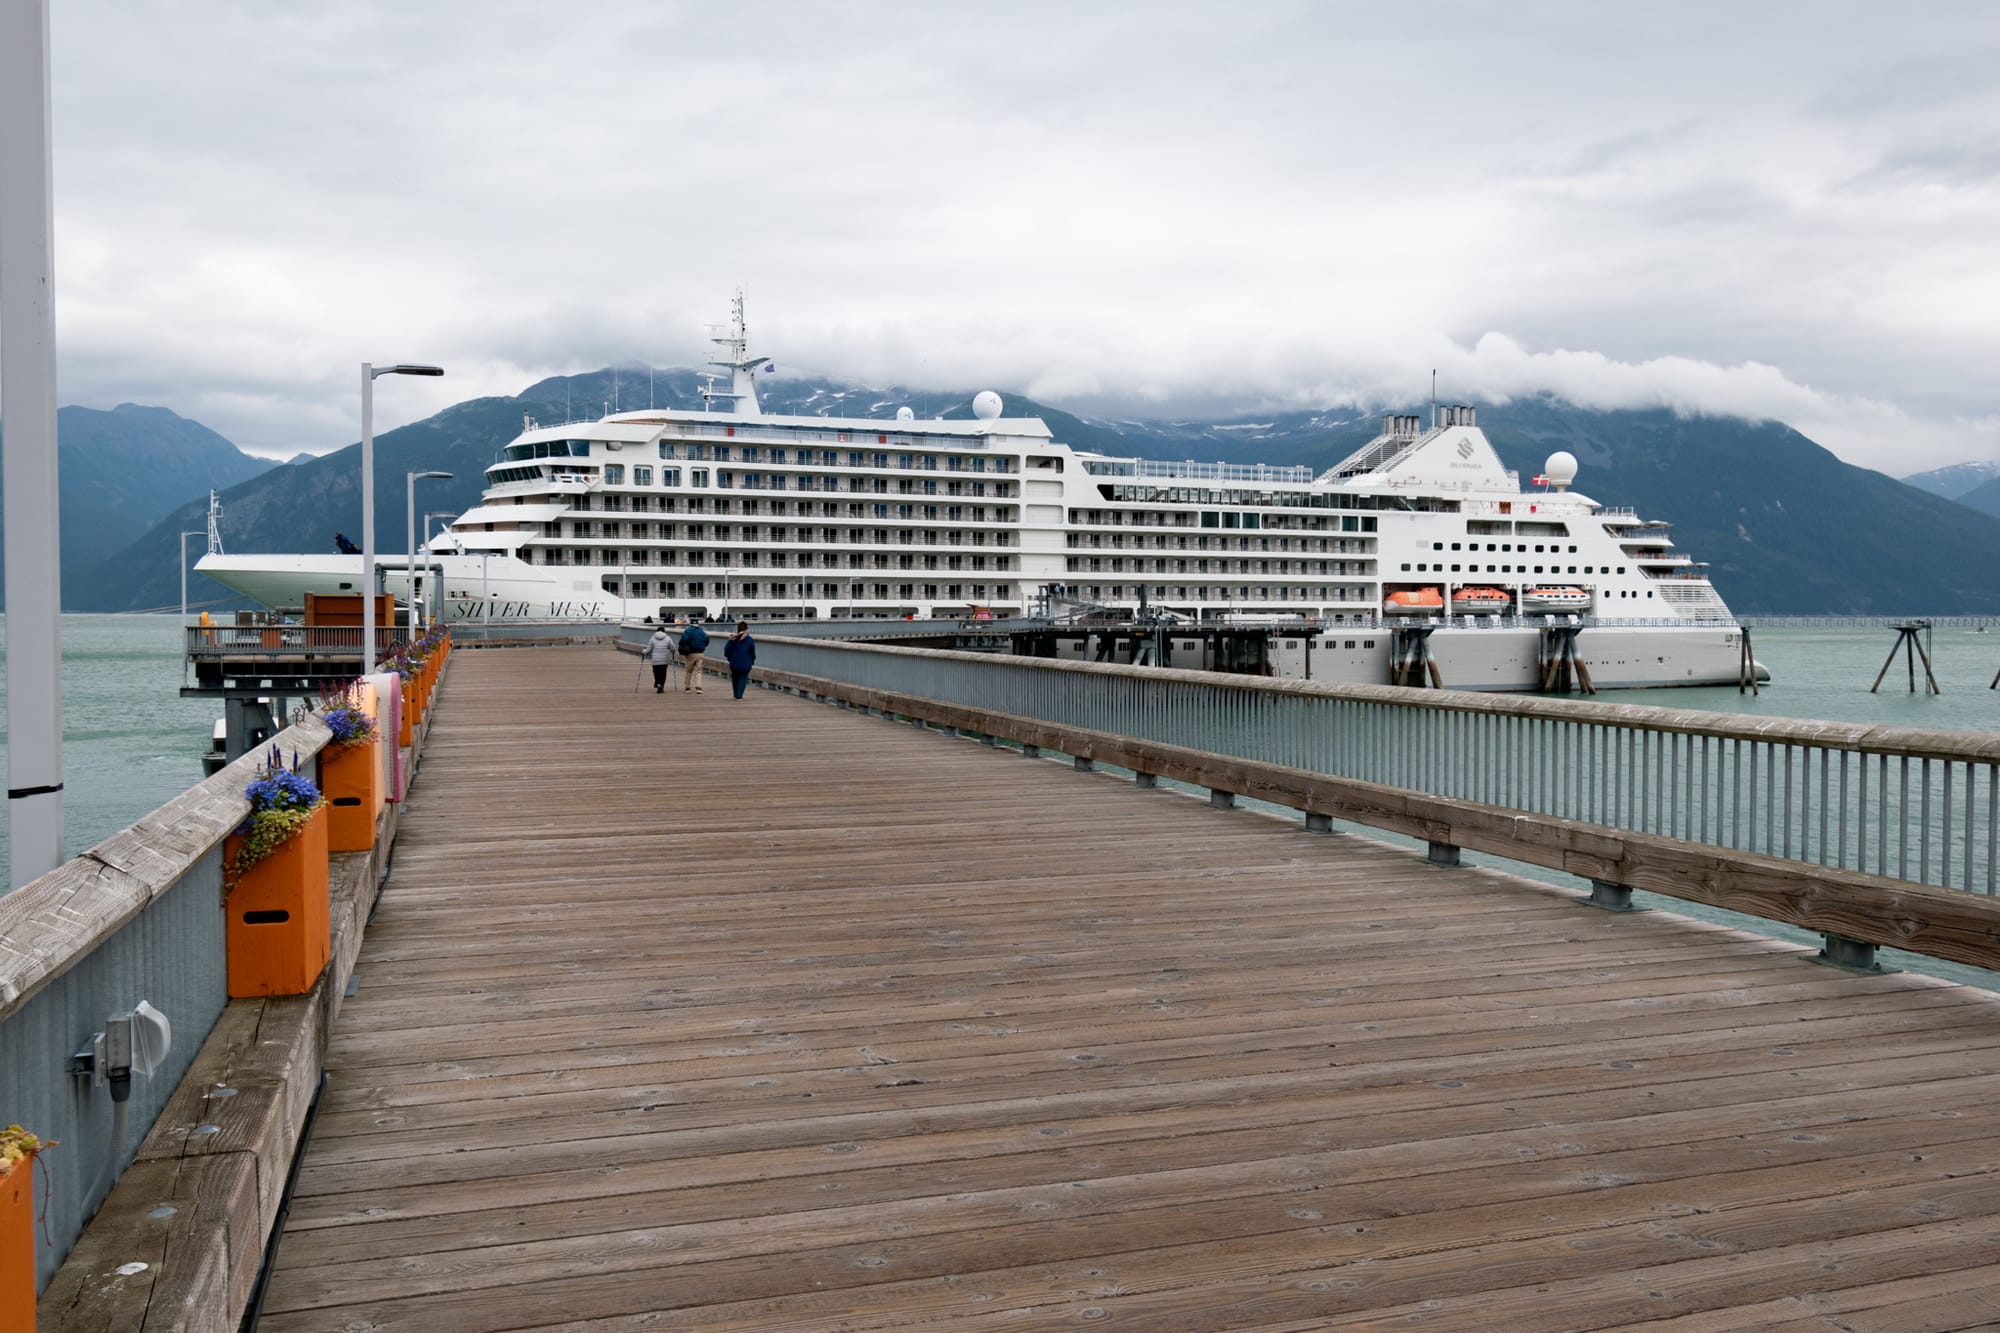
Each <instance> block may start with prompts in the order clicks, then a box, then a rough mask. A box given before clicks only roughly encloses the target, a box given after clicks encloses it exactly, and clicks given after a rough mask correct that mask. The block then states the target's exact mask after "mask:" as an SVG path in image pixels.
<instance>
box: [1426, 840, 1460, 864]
mask: <svg viewBox="0 0 2000 1333" xmlns="http://www.w3.org/2000/svg"><path fill="white" fill-rule="evenodd" d="M1424 859H1425V860H1427V861H1429V862H1430V863H1431V864H1432V865H1434V866H1455V865H1457V864H1459V860H1458V847H1457V845H1456V844H1455V843H1449V842H1434V843H1431V844H1430V850H1429V851H1427V852H1425V853H1424Z"/></svg>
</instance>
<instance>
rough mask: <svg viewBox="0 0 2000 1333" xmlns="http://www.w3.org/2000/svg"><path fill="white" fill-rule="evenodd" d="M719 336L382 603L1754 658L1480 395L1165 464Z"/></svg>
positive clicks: (1313, 660) (1685, 565) (1374, 666)
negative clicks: (1037, 618) (1272, 631)
mask: <svg viewBox="0 0 2000 1333" xmlns="http://www.w3.org/2000/svg"><path fill="white" fill-rule="evenodd" d="M714 341H715V342H716V343H717V345H718V348H719V351H718V356H717V359H716V360H713V361H711V362H710V365H711V366H712V367H714V369H715V373H714V374H712V375H711V376H710V378H709V382H708V387H707V388H706V389H705V390H704V391H703V398H704V403H703V410H700V411H693V410H651V409H649V410H646V411H632V412H614V413H611V414H609V415H606V416H605V417H603V418H602V419H601V420H598V421H595V422H591V423H588V424H579V423H565V424H562V425H554V426H544V425H542V424H540V423H538V422H536V421H534V420H532V419H524V421H523V423H522V430H521V433H520V434H519V435H518V436H516V437H515V438H514V440H513V441H512V442H510V443H509V444H507V445H506V447H505V448H504V450H502V451H501V455H500V457H499V458H498V460H497V461H495V462H494V463H493V464H492V465H491V466H490V467H488V468H487V470H486V478H485V480H486V487H485V490H484V493H483V495H482V498H481V502H480V504H479V505H478V506H477V507H476V508H474V509H472V510H469V511H468V512H466V513H464V514H461V515H459V516H458V517H457V518H456V519H455V520H454V521H453V522H452V523H451V524H450V525H449V526H448V527H446V528H445V529H443V530H442V531H440V532H439V533H438V534H437V535H436V536H435V537H434V538H432V539H431V541H430V542H429V543H428V545H427V546H426V547H425V549H424V551H423V553H422V554H421V556H420V557H419V559H418V560H417V562H416V564H417V570H416V573H417V576H418V577H417V578H416V579H415V580H412V578H411V576H410V575H411V571H410V570H409V569H408V568H406V567H405V566H406V564H407V562H406V561H405V560H403V559H402V558H401V557H400V556H389V557H386V558H384V559H382V560H381V561H380V562H379V564H380V568H379V570H378V575H379V577H380V578H381V580H382V582H381V587H380V588H379V589H378V590H380V591H388V592H392V593H395V594H396V595H397V596H398V597H399V599H407V598H408V597H409V596H410V594H411V593H412V591H415V592H416V593H417V595H418V596H419V597H420V598H423V597H424V595H425V592H426V589H425V587H424V585H425V583H426V582H428V583H429V584H430V585H431V587H433V588H435V590H436V595H435V596H434V597H429V598H427V599H426V600H428V601H430V603H431V606H430V608H429V610H430V613H431V614H432V615H434V616H435V617H436V618H438V619H440V620H444V621H447V622H449V621H467V620H473V621H505V620H530V619H571V620H575V619H600V618H601V619H632V620H638V619H643V618H647V617H651V618H655V619H670V620H677V619H683V618H697V619H704V618H717V619H722V618H728V619H736V618H744V619H750V620H796V619H827V618H837V619H872V618H894V619H905V618H909V619H919V620H926V619H975V620H986V619H1006V618H1011V617H1019V616H1032V615H1044V616H1054V617H1058V618H1062V617H1073V616H1077V615H1108V616H1114V617H1115V616H1119V615H1132V614H1139V613H1142V612H1143V614H1145V615H1146V616H1147V617H1148V618H1151V619H1156V620H1164V621H1166V622H1168V623H1188V624H1193V625H1201V624H1208V625H1231V624H1234V625H1256V624H1265V625H1271V626H1282V627H1287V629H1286V636H1287V638H1288V640H1291V641H1293V643H1294V646H1295V647H1296V644H1297V643H1298V642H1303V643H1304V644H1305V652H1304V658H1305V659H1306V663H1309V664H1301V666H1298V667H1293V666H1289V665H1284V661H1285V659H1284V657H1283V655H1282V654H1281V655H1280V656H1279V658H1278V661H1279V662H1280V664H1281V670H1280V674H1288V675H1292V674H1296V675H1305V676H1310V677H1312V678H1315V679H1333V680H1349V681H1359V682H1368V683H1383V682H1385V681H1387V680H1388V679H1389V670H1390V667H1389V664H1390V660H1391V642H1392V639H1393V638H1394V637H1395V636H1396V632H1397V631H1398V630H1407V629H1408V628H1410V627H1413V626H1419V625H1421V626H1427V627H1430V631H1431V632H1430V633H1429V634H1428V635H1426V636H1424V637H1425V639H1426V641H1427V643H1428V648H1429V653H1430V655H1431V657H1432V659H1433V660H1435V661H1436V662H1437V663H1438V665H1439V669H1440V670H1439V672H1438V673H1434V674H1436V675H1439V676H1440V678H1441V679H1442V680H1443V681H1445V682H1446V683H1449V684H1450V685H1452V686H1453V687H1457V688H1471V689H1486V690H1530V689H1535V688H1538V684H1539V681H1540V679H1541V678H1540V676H1539V674H1538V673H1539V659H1540V658H1541V657H1542V656H1545V648H1544V646H1543V645H1545V644H1546V642H1547V635H1546V633H1545V631H1546V630H1547V629H1548V628H1549V627H1551V626H1556V625H1564V626H1574V627H1577V634H1576V637H1575V640H1574V641H1575V644H1576V654H1577V655H1578V656H1579V657H1581V658H1582V659H1583V660H1585V661H1587V662H1588V664H1589V671H1590V674H1591V676H1592V678H1593V680H1594V683H1595V685H1596V687H1597V688H1600V689H1604V688H1644V687H1652V686H1663V685H1697V684H1717V683H1731V682H1735V681H1736V680H1737V679H1738V676H1739V673H1740V671H1741V670H1742V668H1743V652H1742V645H1741V632H1740V630H1739V629H1738V627H1737V624H1736V621H1735V618H1734V616H1732V615H1731V613H1730V611H1729V608H1728V607H1727V606H1726V605H1725V604H1724V602H1723V600H1722V598H1721V597H1720V596H1719V595H1718V594H1717V592H1716V590H1715V588H1714V586H1713V585H1712V584H1711V583H1710V581H1709V579H1708V576H1707V573H1706V570H1705V567H1704V566H1702V565H1700V564H1698V563H1696V562H1694V561H1693V560H1692V559H1690V557H1688V556H1687V555H1686V554H1684V553H1681V552H1679V551H1676V550H1675V549H1674V547H1673V543H1672V540H1671V535H1670V530H1669V526H1668V525H1667V524H1666V523H1663V522H1659V521H1656V520H1647V519H1642V518H1640V517H1639V516H1637V515H1636V514H1635V513H1633V512H1632V511H1630V510H1627V509H1616V508H1610V507H1607V506H1604V505H1600V504H1598V503H1596V502H1595V501H1593V500H1591V499H1589V498H1588V497H1587V496H1585V495H1583V494H1582V493H1580V492H1578V491H1577V490H1575V489H1574V482H1575V479H1576V473H1577V463H1576V460H1575V459H1574V458H1573V457H1572V456H1571V455H1569V454H1567V453H1561V452H1559V453H1556V454H1554V455H1552V456H1551V457H1550V458H1549V459H1548V462H1547V464H1546V466H1545V467H1544V469H1543V472H1542V474H1541V475H1540V476H1538V477H1535V478H1533V479H1532V481H1531V482H1530V483H1529V486H1528V488H1526V489H1524V488H1523V486H1522V484H1521V480H1520V477H1519V475H1518V474H1517V473H1515V472H1512V471H1509V470H1508V469H1507V468H1506V467H1504V466H1503V465H1502V463H1501V461H1500V458H1499V456H1498V454H1496V453H1495V452H1494V449H1493V446H1492V445H1491V443H1490V442H1489V441H1488V440H1487V438H1486V436H1485V434H1484V432H1483V431H1482V430H1481V429H1480V427H1479V425H1478V422H1477V419H1476V413H1475V411H1474V409H1472V408H1471V407H1465V406H1448V407H1442V408H1438V409H1434V411H1433V415H1432V419H1430V420H1428V421H1426V420H1425V419H1424V418H1422V417H1418V416H1409V415H1392V416H1388V417H1385V418H1384V419H1383V422H1382V430H1381V433H1380V434H1379V435H1378V436H1376V437H1375V438H1374V439H1373V440H1371V441H1370V442H1369V443H1368V444H1366V445H1364V446H1363V447H1362V448H1360V449H1358V450H1356V451H1355V452H1354V453H1353V454H1351V455H1350V456H1349V457H1347V458H1345V459H1343V460H1342V461H1341V462H1340V463H1338V464H1337V465H1335V466H1334V467H1331V468H1328V469H1326V470H1325V471H1323V472H1318V473H1315V472H1314V470H1313V469H1310V468H1300V467H1275V466H1264V465H1255V464H1229V463H1199V462H1185V463H1169V462H1156V461H1152V460H1148V459H1136V458H1120V457H1112V456H1108V455H1104V454H1099V453H1094V452H1090V451H1087V450H1081V449H1075V448H1072V447H1070V446H1068V445H1066V444H1063V443H1061V442H1059V441H1057V440H1056V439H1054V438H1053V436H1052V434H1051V432H1050V430H1049V428H1048V426H1047V425H1046V424H1044V423H1043V422H1042V421H1041V420H1040V419H1039V418H1029V417H1022V418H1010V417H1007V416H1004V415H1002V411H1003V407H1002V402H1001V399H1000V397H999V395H998V394H995V393H992V392H990V391H989V392H984V393H981V394H979V395H978V396H977V397H976V398H975V399H974V400H973V405H972V409H973V415H972V416H971V418H970V419H954V420H945V419H942V418H938V419H919V418H917V417H916V416H915V415H914V414H913V413H912V411H911V410H910V409H909V408H907V407H904V408H899V409H898V410H897V412H896V415H895V417H894V418H893V419H887V418H884V419H874V418H829V417H820V416H780V415H767V414H765V413H764V411H763V410H762V408H761V406H760V404H759V402H758V395H757V374H758V372H759V370H760V369H761V368H763V367H764V366H766V365H767V364H768V360H769V359H768V358H766V357H761V356H753V355H751V354H750V350H749V347H750V344H749V338H748V334H747V330H746V327H745V323H744V318H743V307H742V302H741V299H740V298H739V299H738V302H737V305H736V309H735V318H734V320H733V322H732V323H731V325H730V326H729V327H728V328H727V330H725V331H723V332H721V333H719V334H718V335H717V336H716V338H715V339H714ZM725 385H726V387H724V386H725ZM196 568H197V569H198V570H200V571H201V572H202V573H204V574H208V575H209V576H211V577H213V578H215V579H216V580H218V581H219V582H221V583H223V584H225V585H227V586H229V587H231V588H233V589H235V590H237V591H239V592H241V593H243V594H245V595H247V596H249V597H252V598H254V599H256V600H258V601H260V602H263V603H264V604H266V605H269V606H277V607H286V606H292V607H295V606H299V605H301V604H302V602H303V599H304V594H305V593H307V592H315V593H328V592H339V591H358V586H357V585H358V582H359V580H360V577H361V570H360V560H359V558H358V557H357V556H354V555H339V554H327V555H299V556H282V555H280V556H274V555H227V554H222V553H219V552H218V553H212V554H210V555H207V556H205V557H203V559H202V560H201V561H200V562H199V563H198V564H197V565H196ZM413 582H414V583H415V584H416V587H415V588H414V589H413V588H412V586H411V585H412V583H413Z"/></svg>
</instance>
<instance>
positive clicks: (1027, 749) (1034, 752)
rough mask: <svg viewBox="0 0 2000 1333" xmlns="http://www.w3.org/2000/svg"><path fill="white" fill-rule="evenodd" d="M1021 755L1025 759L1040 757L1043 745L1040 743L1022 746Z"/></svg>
mask: <svg viewBox="0 0 2000 1333" xmlns="http://www.w3.org/2000/svg"><path fill="white" fill-rule="evenodd" d="M1021 757H1022V758H1023V759H1040V758H1041V757H1042V747H1041V746H1039V745H1023V746H1022V747H1021Z"/></svg>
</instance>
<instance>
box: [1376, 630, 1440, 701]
mask: <svg viewBox="0 0 2000 1333" xmlns="http://www.w3.org/2000/svg"><path fill="white" fill-rule="evenodd" d="M1436 628H1437V626H1435V625H1398V626H1397V627H1396V628H1394V629H1392V630H1390V631H1389V683H1390V684H1391V685H1410V686H1414V687H1415V688H1417V689H1420V690H1421V689H1423V688H1425V687H1426V686H1429V687H1430V688H1432V689H1438V690H1441V689H1443V688H1444V672H1443V671H1442V670H1440V669H1439V667H1438V660H1437V658H1436V657H1434V656H1433V655H1432V654H1431V631H1432V630H1434V629H1436Z"/></svg>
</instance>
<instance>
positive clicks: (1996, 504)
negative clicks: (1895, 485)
mask: <svg viewBox="0 0 2000 1333" xmlns="http://www.w3.org/2000/svg"><path fill="white" fill-rule="evenodd" d="M1903 480H1904V481H1905V482H1907V483H1908V484H1909V485H1912V486H1915V487H1917V488H1918V489H1920V490H1926V491H1929V492H1930V493H1931V494H1933V495H1942V496H1943V497H1944V498H1945V499H1947V500H1956V501H1958V502H1959V503H1960V504H1962V505H1966V506H1968V507H1969V508H1972V509H1977V510H1978V511H1979V512H1980V513H1982V514H1992V515H1994V516H1995V517H1996V518H2000V462H1992V463H1955V464H1953V465H1952V466H1950V467H1941V468H1937V469H1935V470H1933V471H1930V472H1919V473H1917V474H1916V475H1915V476H1913V477H1905V478H1903Z"/></svg>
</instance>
